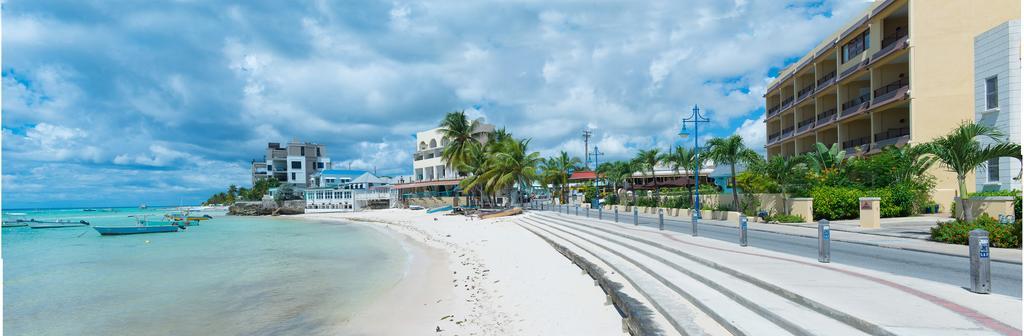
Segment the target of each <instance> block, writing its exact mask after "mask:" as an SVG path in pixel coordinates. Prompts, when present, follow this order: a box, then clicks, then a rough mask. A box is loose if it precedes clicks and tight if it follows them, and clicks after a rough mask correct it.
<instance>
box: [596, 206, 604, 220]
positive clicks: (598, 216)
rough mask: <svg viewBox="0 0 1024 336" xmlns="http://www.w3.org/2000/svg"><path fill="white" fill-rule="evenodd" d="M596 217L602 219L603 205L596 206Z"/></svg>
mask: <svg viewBox="0 0 1024 336" xmlns="http://www.w3.org/2000/svg"><path fill="white" fill-rule="evenodd" d="M597 219H598V220H601V219H604V207H598V208H597Z"/></svg>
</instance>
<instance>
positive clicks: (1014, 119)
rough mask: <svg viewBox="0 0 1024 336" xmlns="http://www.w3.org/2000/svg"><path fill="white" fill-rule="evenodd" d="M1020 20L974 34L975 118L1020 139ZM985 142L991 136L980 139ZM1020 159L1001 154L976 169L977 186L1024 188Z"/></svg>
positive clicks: (987, 187)
mask: <svg viewBox="0 0 1024 336" xmlns="http://www.w3.org/2000/svg"><path fill="white" fill-rule="evenodd" d="M1020 38H1021V36H1020V20H1010V21H1006V22H1003V23H1001V24H999V25H996V26H995V27H994V28H992V29H989V30H988V31H986V32H984V33H981V34H979V35H978V36H976V37H975V38H974V120H975V121H976V122H977V123H979V124H982V125H987V126H990V127H993V128H995V129H997V130H999V131H1000V132H1002V133H1003V134H1005V135H1006V136H1007V138H1008V139H1009V140H1010V141H1012V142H1015V143H1018V144H1019V143H1020V139H1021V138H1020V113H1021V111H1020V99H1021V97H1020V71H1021V68H1020ZM979 141H980V142H981V143H983V144H988V143H991V140H989V139H980V140H979ZM1020 169H1021V164H1020V161H1019V160H1017V159H1014V158H999V159H993V160H991V161H989V162H988V163H987V164H986V165H985V167H983V168H979V169H977V173H976V175H975V186H976V188H977V190H986V191H987V190H1013V189H1017V190H1020V189H1021V181H1020V180H1019V179H1016V177H1017V176H1018V175H1019V174H1020V171H1021V170H1020Z"/></svg>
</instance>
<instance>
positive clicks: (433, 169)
mask: <svg viewBox="0 0 1024 336" xmlns="http://www.w3.org/2000/svg"><path fill="white" fill-rule="evenodd" d="M476 121H477V131H478V132H479V135H478V139H477V140H480V142H481V143H486V142H487V139H488V134H490V133H493V132H494V125H491V124H487V123H484V121H483V119H482V118H481V119H477V120H476ZM448 141H449V139H448V138H445V137H444V136H443V135H442V134H441V128H440V127H439V128H434V129H429V130H426V131H422V132H417V133H416V152H415V153H413V159H412V168H413V179H414V181H415V182H422V181H434V180H452V179H458V178H459V176H458V174H457V173H456V172H455V169H454V167H449V166H448V164H447V163H446V162H445V161H444V160H443V159H442V158H441V151H443V150H444V147H445V146H448Z"/></svg>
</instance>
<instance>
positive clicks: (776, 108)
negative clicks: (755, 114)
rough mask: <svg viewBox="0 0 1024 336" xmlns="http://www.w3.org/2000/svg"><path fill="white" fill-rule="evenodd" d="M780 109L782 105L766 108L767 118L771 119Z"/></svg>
mask: <svg viewBox="0 0 1024 336" xmlns="http://www.w3.org/2000/svg"><path fill="white" fill-rule="evenodd" d="M781 108H782V105H775V106H772V107H769V108H768V116H769V117H771V116H773V115H775V114H776V113H778V112H779V110H780V109H781Z"/></svg>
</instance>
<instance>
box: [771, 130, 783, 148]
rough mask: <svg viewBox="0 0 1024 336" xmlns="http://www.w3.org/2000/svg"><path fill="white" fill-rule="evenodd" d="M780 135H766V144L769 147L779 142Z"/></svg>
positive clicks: (778, 133) (776, 133)
mask: <svg viewBox="0 0 1024 336" xmlns="http://www.w3.org/2000/svg"><path fill="white" fill-rule="evenodd" d="M780 134H781V132H775V133H772V134H769V135H768V144H769V145H771V144H774V143H775V142H777V141H779V135H780Z"/></svg>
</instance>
